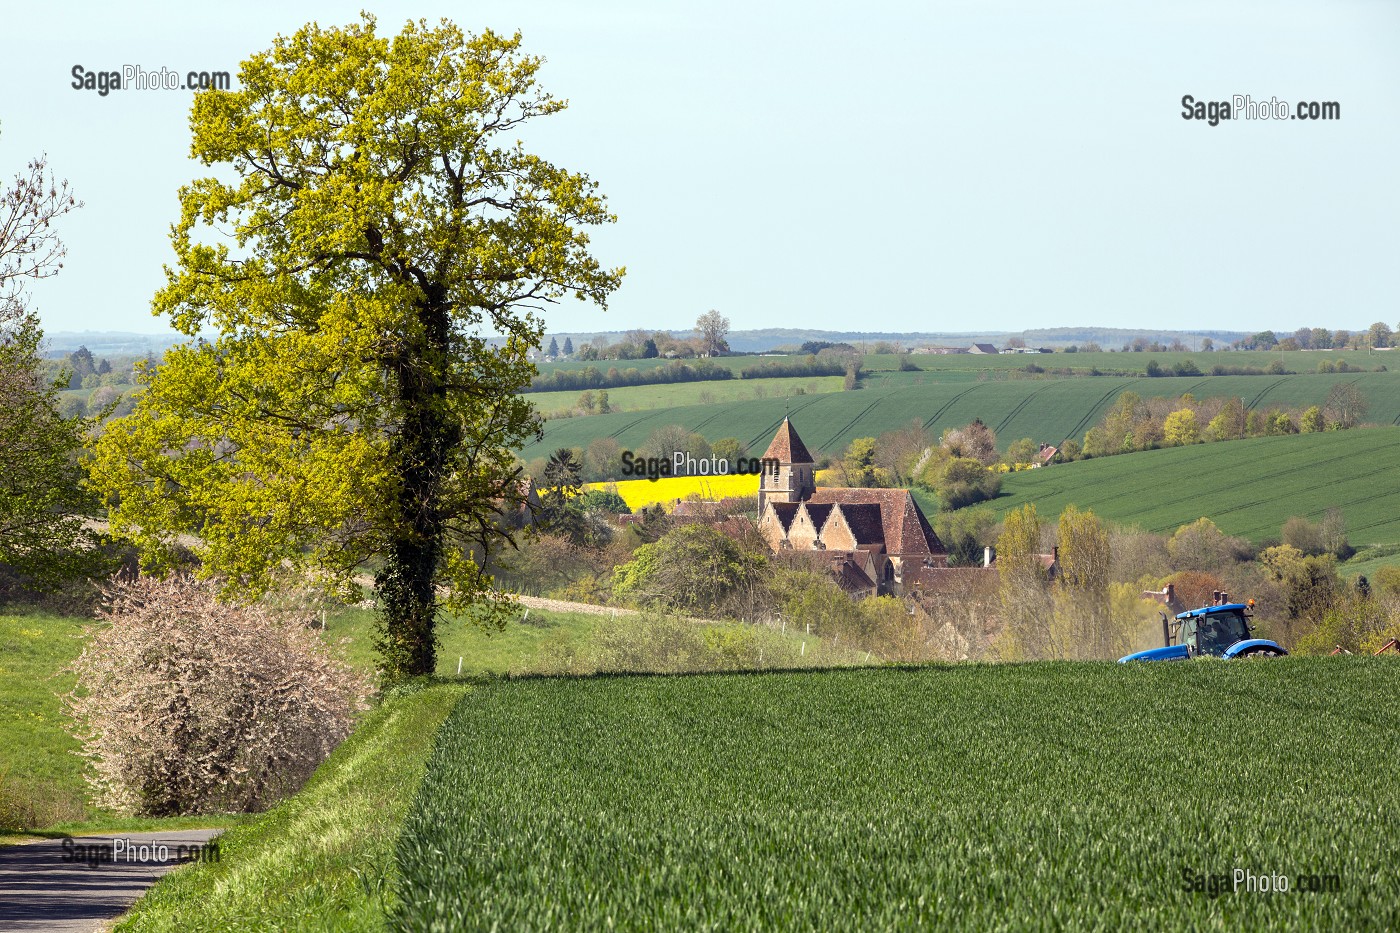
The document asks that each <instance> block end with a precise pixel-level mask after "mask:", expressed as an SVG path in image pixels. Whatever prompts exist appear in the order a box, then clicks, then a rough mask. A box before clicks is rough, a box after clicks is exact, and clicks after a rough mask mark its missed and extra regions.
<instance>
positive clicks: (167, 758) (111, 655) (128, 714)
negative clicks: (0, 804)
mask: <svg viewBox="0 0 1400 933" xmlns="http://www.w3.org/2000/svg"><path fill="white" fill-rule="evenodd" d="M103 595H104V607H103V609H102V610H101V611H100V613H99V615H100V618H101V619H102V620H103V621H104V622H105V623H106V624H105V625H100V626H95V627H94V628H93V630H92V631H91V632H90V633H89V639H88V642H87V646H86V648H85V650H84V651H83V653H82V654H81V656H80V657H79V658H78V659H77V661H75V662H74V664H73V669H74V672H75V673H76V674H77V686H76V688H75V689H74V691H73V692H72V693H71V694H70V695H69V696H68V698H67V704H66V705H67V710H68V712H69V714H70V717H71V723H70V728H71V729H72V731H73V732H74V735H75V736H76V737H77V738H78V739H79V741H81V742H82V745H83V752H84V754H85V755H86V756H87V758H88V760H89V762H90V765H91V767H90V769H89V776H88V779H89V781H90V783H91V784H92V787H93V790H94V800H93V802H94V803H95V804H97V805H98V806H102V807H107V808H109V809H112V810H115V811H118V812H123V813H136V814H139V815H143V816H172V815H178V814H189V813H211V812H256V811H259V810H264V809H266V808H268V807H269V806H271V805H272V804H274V803H276V802H277V801H278V800H279V799H281V798H282V797H284V796H286V795H287V794H290V793H294V792H295V791H296V790H297V789H298V788H299V787H300V786H301V785H302V784H303V783H304V782H305V781H306V779H307V778H308V777H310V776H311V773H312V771H314V770H315V769H316V766H317V765H318V764H320V763H321V762H322V761H323V760H324V759H325V758H326V756H327V755H329V754H330V752H331V750H332V749H333V748H334V747H335V746H336V745H337V744H338V743H339V742H340V741H341V739H343V738H345V736H346V735H347V734H349V732H350V729H351V725H352V720H353V717H354V714H355V712H356V711H357V709H359V708H360V707H361V705H362V703H363V698H364V696H365V695H366V694H367V693H368V691H369V683H368V681H367V680H366V679H365V678H363V677H362V676H360V675H359V674H357V673H356V672H354V671H353V670H351V669H350V668H349V667H347V666H346V665H345V664H343V663H342V662H340V661H339V660H337V659H335V658H333V657H331V656H330V655H329V654H328V653H327V651H326V648H325V645H324V644H323V642H322V641H321V639H320V638H319V637H318V636H317V635H316V633H315V632H314V631H312V630H311V628H310V626H309V624H308V622H309V619H298V618H296V617H295V616H294V615H290V614H288V613H286V612H278V611H274V610H272V609H269V608H267V607H265V606H258V605H230V604H226V603H222V602H220V601H219V600H218V599H217V598H216V588H215V587H213V586H211V585H209V584H207V583H202V582H199V581H197V580H195V579H193V578H192V577H189V576H176V577H171V578H170V579H167V580H157V579H153V578H150V577H138V578H136V579H131V580H126V581H122V582H118V583H113V584H111V585H109V586H108V587H107V588H106V590H105V591H104V594H103Z"/></svg>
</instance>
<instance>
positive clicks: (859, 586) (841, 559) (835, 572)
mask: <svg viewBox="0 0 1400 933" xmlns="http://www.w3.org/2000/svg"><path fill="white" fill-rule="evenodd" d="M831 575H832V576H833V577H834V578H835V579H836V585H837V586H839V587H841V589H843V590H845V591H846V592H848V593H859V592H863V591H871V590H874V589H875V581H874V580H873V579H871V577H870V575H869V574H868V573H866V572H865V569H864V568H862V567H861V566H860V564H859V563H858V562H857V561H856V560H855V558H854V557H853V556H851V555H850V554H849V553H848V552H843V551H836V552H833V556H832V563H831Z"/></svg>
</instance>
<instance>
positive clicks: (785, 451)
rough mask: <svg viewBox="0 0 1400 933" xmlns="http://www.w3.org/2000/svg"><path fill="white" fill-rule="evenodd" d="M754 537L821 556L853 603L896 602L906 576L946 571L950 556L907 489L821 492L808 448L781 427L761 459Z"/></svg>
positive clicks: (784, 548)
mask: <svg viewBox="0 0 1400 933" xmlns="http://www.w3.org/2000/svg"><path fill="white" fill-rule="evenodd" d="M762 462H763V465H764V466H763V472H762V474H761V475H760V479H759V487H758V530H759V533H760V534H761V535H762V536H763V539H764V540H765V541H766V542H768V546H769V547H771V548H772V549H773V551H774V552H775V553H781V552H784V551H823V552H825V553H826V556H827V558H828V559H829V561H830V565H829V567H828V568H827V569H828V570H829V571H830V572H831V574H832V575H833V576H834V577H835V578H836V580H837V582H838V583H840V584H841V585H842V588H843V589H845V590H846V591H847V592H850V593H852V594H854V595H859V596H863V595H872V594H880V595H898V594H900V593H902V592H903V589H904V579H905V576H906V574H909V575H910V576H911V579H912V576H913V575H915V572H916V571H919V570H925V569H932V568H935V567H946V566H947V563H948V551H947V549H946V548H945V547H944V546H943V544H942V542H940V541H939V540H938V536H937V535H936V534H934V531H933V526H931V525H930V524H929V522H928V519H927V518H925V517H924V513H923V511H922V510H921V509H920V508H919V505H918V503H917V502H915V501H914V497H913V496H912V495H910V493H909V490H907V489H864V488H846V487H824V488H818V487H817V485H816V482H815V479H814V476H815V471H816V464H815V463H814V462H813V459H812V455H811V453H810V452H809V451H808V450H807V446H806V445H805V444H803V443H802V438H800V437H798V435H797V431H796V430H794V429H793V426H792V422H791V421H789V420H788V419H787V418H784V419H783V423H782V425H781V426H780V427H779V428H778V433H777V434H776V435H774V437H773V442H772V443H771V444H769V445H768V450H767V451H765V452H764V454H763V459H762Z"/></svg>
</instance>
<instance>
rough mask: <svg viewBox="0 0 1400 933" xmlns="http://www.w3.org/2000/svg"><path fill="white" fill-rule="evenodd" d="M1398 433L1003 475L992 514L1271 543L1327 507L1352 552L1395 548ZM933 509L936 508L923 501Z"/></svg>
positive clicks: (1208, 448)
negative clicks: (1067, 514) (1032, 509)
mask: <svg viewBox="0 0 1400 933" xmlns="http://www.w3.org/2000/svg"><path fill="white" fill-rule="evenodd" d="M1397 464H1400V429H1396V428H1375V429H1359V430H1354V431H1342V432H1338V433H1328V434H1301V435H1294V436H1288V437H1262V438H1255V439H1252V440H1244V441H1226V442H1223V443H1216V444H1199V445H1196V446H1192V447H1175V448H1170V449H1167V450H1152V451H1146V452H1143V453H1136V454H1127V455H1123V456H1118V457H1105V458H1102V459H1098V460H1085V461H1081V462H1079V463H1068V464H1058V465H1056V466H1053V467H1050V468H1049V469H1043V470H1030V471H1027V472H1024V473H1015V474H1011V475H1008V476H1007V477H1006V479H1005V481H1004V482H1003V485H1002V490H1001V495H1000V496H999V497H998V498H997V499H996V500H994V501H993V502H992V504H991V505H992V507H993V508H994V509H996V510H997V511H998V512H1000V513H1005V512H1007V511H1010V510H1011V509H1013V508H1016V507H1018V506H1020V505H1022V504H1024V503H1027V502H1034V503H1035V504H1036V508H1037V510H1038V511H1039V513H1040V514H1041V515H1042V516H1043V517H1046V518H1049V519H1052V520H1053V518H1054V516H1056V515H1058V514H1059V513H1060V511H1061V510H1062V509H1063V508H1064V507H1065V506H1066V505H1069V504H1071V503H1073V504H1075V505H1077V506H1079V507H1080V508H1088V509H1093V510H1094V512H1095V513H1097V514H1099V515H1100V516H1102V517H1104V518H1108V519H1112V520H1113V521H1116V522H1122V523H1125V524H1135V525H1138V526H1139V527H1141V528H1142V529H1143V530H1145V531H1158V532H1170V531H1174V530H1175V529H1176V528H1177V527H1178V526H1180V525H1183V524H1185V523H1187V522H1192V521H1195V520H1196V519H1198V518H1200V517H1202V516H1206V517H1208V518H1210V519H1211V520H1212V521H1213V522H1215V523H1216V524H1217V525H1218V526H1220V529H1221V530H1222V531H1224V532H1226V533H1227V534H1234V535H1243V536H1244V537H1247V538H1250V539H1252V540H1255V541H1259V540H1261V539H1263V538H1268V537H1274V538H1277V537H1278V535H1279V529H1280V527H1281V526H1282V525H1283V523H1284V522H1285V521H1287V520H1288V519H1289V517H1291V516H1294V515H1302V516H1306V517H1308V518H1311V519H1313V520H1314V521H1316V520H1318V519H1320V518H1321V517H1322V514H1323V512H1324V511H1326V510H1327V509H1328V508H1330V507H1333V506H1336V507H1338V508H1340V509H1341V510H1342V514H1343V516H1345V518H1346V520H1347V532H1348V535H1349V537H1350V540H1351V542H1352V544H1354V545H1362V544H1371V543H1377V542H1390V541H1400V468H1397ZM925 505H926V506H929V507H932V506H936V503H934V502H930V501H927V499H926V498H925Z"/></svg>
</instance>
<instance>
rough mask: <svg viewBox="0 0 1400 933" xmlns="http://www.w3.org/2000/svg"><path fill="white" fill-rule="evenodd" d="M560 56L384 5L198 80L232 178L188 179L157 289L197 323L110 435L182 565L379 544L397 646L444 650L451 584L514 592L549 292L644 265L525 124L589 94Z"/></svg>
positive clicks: (160, 302)
mask: <svg viewBox="0 0 1400 933" xmlns="http://www.w3.org/2000/svg"><path fill="white" fill-rule="evenodd" d="M540 64H541V61H540V59H538V58H536V57H533V56H530V55H527V54H524V53H523V52H522V48H521V39H520V36H518V35H516V36H514V37H509V38H507V37H502V36H498V35H496V34H494V33H492V32H490V31H487V32H485V33H483V34H481V35H480V36H468V35H465V34H464V33H463V32H462V31H461V30H460V29H458V28H457V27H456V26H454V25H452V24H451V23H450V22H447V21H442V22H440V23H437V24H433V25H429V24H428V23H426V22H422V21H420V22H409V23H408V24H406V25H405V26H403V27H402V29H401V31H400V32H399V33H398V34H397V35H396V36H393V37H386V36H381V35H379V34H378V33H377V32H376V24H375V20H374V18H373V17H372V16H369V15H364V16H363V17H362V19H361V21H360V22H358V23H355V24H352V25H349V26H346V27H343V28H331V29H326V28H322V27H320V26H317V25H314V24H313V25H310V26H307V27H304V28H303V29H301V30H299V31H297V32H296V33H294V34H293V35H291V36H279V37H277V38H276V39H275V40H274V41H273V45H272V47H271V48H270V49H269V50H267V51H265V52H260V53H257V54H255V55H253V56H252V57H251V58H249V59H248V60H247V61H245V62H244V63H243V65H242V67H241V69H240V71H239V78H238V82H237V84H238V86H237V88H236V89H235V90H232V91H208V92H204V93H200V94H198V95H196V97H195V100H194V105H193V109H192V112H191V116H190V124H191V129H192V132H193V142H192V150H193V154H194V155H195V156H196V157H197V158H198V159H200V160H201V161H202V162H203V163H204V164H205V165H217V166H219V169H220V170H219V171H218V172H216V173H215V174H214V175H212V176H211V177H206V178H201V179H198V180H196V181H194V182H192V183H191V184H189V185H186V186H185V187H183V188H182V189H181V190H180V216H179V218H178V220H177V221H176V222H175V224H174V225H173V227H172V232H171V243H172V246H173V248H174V252H175V261H174V262H173V263H172V264H171V265H170V266H169V267H168V270H167V278H166V283H165V286H164V287H163V288H161V289H160V291H159V292H158V293H157V294H156V296H155V299H154V302H153V307H154V310H155V311H156V312H157V313H158V314H162V315H165V316H167V317H168V318H169V320H170V323H171V324H172V325H173V326H174V327H175V328H176V329H177V330H179V331H181V332H182V333H184V334H185V335H187V336H188V337H189V338H190V341H189V342H188V343H187V344H186V345H184V346H180V347H177V348H175V349H173V350H172V351H171V352H170V353H169V354H167V356H166V358H165V360H164V362H163V363H162V364H161V365H160V367H159V368H158V369H156V368H147V369H146V370H145V371H144V372H143V373H142V374H141V382H142V385H143V387H144V391H143V392H142V393H141V396H140V401H139V403H138V404H137V407H136V410H135V412H134V413H133V414H132V415H130V416H129V417H126V418H123V419H120V420H118V421H116V422H114V423H113V424H112V425H111V426H110V427H109V428H108V430H107V432H106V433H105V434H104V436H103V437H102V439H101V441H100V442H99V444H98V446H97V453H96V458H95V463H94V468H93V477H94V480H95V483H96V486H97V487H98V488H99V489H100V490H101V491H102V492H103V493H104V494H105V495H106V496H107V497H108V498H109V501H110V502H111V505H112V512H111V524H112V528H113V530H114V531H115V532H117V533H118V534H120V535H123V536H125V537H127V538H129V539H131V540H132V541H135V542H136V543H137V544H139V545H140V546H141V547H142V549H143V551H144V552H145V553H146V556H147V557H148V558H149V559H152V560H154V561H155V562H162V560H168V558H169V557H170V553H171V550H172V547H173V545H174V544H175V543H176V542H177V540H178V536H179V535H180V534H181V533H189V534H193V535H196V536H197V540H195V541H194V542H193V546H194V548H195V550H196V551H197V552H198V554H199V557H200V558H201V560H202V567H203V568H204V570H205V572H209V573H217V574H221V575H223V576H225V577H226V578H227V579H228V580H229V584H230V587H231V588H242V589H248V590H254V591H256V590H258V589H260V588H263V587H265V586H266V585H267V580H268V577H269V575H270V574H271V573H272V572H273V571H274V570H276V569H278V568H281V567H282V566H284V565H287V566H289V567H290V569H292V570H295V571H305V572H310V573H314V574H319V575H323V576H325V577H327V578H329V579H330V580H331V581H333V582H336V583H341V584H344V585H347V586H348V585H349V584H350V582H351V581H352V579H353V576H354V574H355V573H357V572H359V570H360V565H361V564H362V562H363V561H365V560H366V559H367V558H369V557H371V556H374V557H377V558H378V559H379V560H381V561H382V562H383V566H384V569H383V570H382V571H381V573H380V574H379V583H380V586H379V596H380V599H381V604H382V605H383V606H384V611H385V615H386V617H387V619H388V623H389V624H388V632H387V634H386V638H385V640H384V641H383V642H382V645H383V647H384V650H385V655H386V664H387V666H388V668H389V670H390V672H391V673H395V674H404V673H406V674H414V673H426V672H429V671H430V670H431V666H432V626H433V618H434V613H435V610H436V604H437V601H438V599H439V596H438V594H439V593H442V594H446V596H445V601H447V602H449V604H450V603H459V604H460V603H464V602H467V601H472V600H482V599H489V598H490V589H489V583H490V581H489V579H487V578H485V577H483V575H482V574H481V573H480V571H479V568H478V566H477V564H476V563H475V561H474V555H476V554H479V553H480V547H479V545H480V543H481V542H480V541H478V540H476V539H477V538H479V537H489V536H490V534H491V532H490V530H489V529H491V528H492V527H493V525H492V523H491V521H490V519H491V518H492V517H493V516H494V515H495V514H497V513H496V509H495V506H496V505H497V504H498V503H499V502H500V501H501V500H502V499H503V498H507V497H512V496H514V497H518V491H517V490H518V487H517V486H516V482H515V476H514V471H513V459H514V458H513V455H512V454H511V453H510V450H511V449H513V448H516V447H519V446H520V445H521V443H523V442H524V441H525V440H526V439H527V438H529V437H531V436H532V435H533V434H534V432H535V429H536V427H537V424H538V422H537V420H536V418H535V417H534V415H533V412H532V410H531V408H530V406H529V403H528V402H527V401H526V400H524V399H523V398H521V397H519V396H518V395H517V394H516V393H517V392H518V391H519V390H520V389H521V388H523V387H524V386H526V385H527V384H528V383H529V381H530V379H531V377H532V376H533V375H534V372H535V370H534V367H533V365H532V364H531V363H530V362H529V360H528V358H527V353H528V352H529V351H530V349H531V348H532V347H534V346H535V345H536V344H537V343H538V341H539V339H540V337H541V335H542V333H543V326H544V325H543V322H542V320H541V319H540V318H539V316H538V315H537V314H535V313H534V311H533V310H532V309H534V308H536V307H538V306H539V304H540V303H542V302H551V301H558V300H560V299H562V298H565V297H574V298H578V299H581V300H588V301H592V302H595V303H597V304H600V305H605V304H606V300H607V297H608V295H609V294H610V293H611V292H612V291H613V290H614V289H616V288H617V287H618V285H619V284H620V280H621V275H622V270H621V269H613V270H609V269H605V268H603V267H602V266H601V265H600V264H599V263H598V262H597V261H596V260H595V259H593V258H592V256H591V255H590V254H589V251H588V242H589V241H588V235H587V234H586V233H585V232H584V228H586V227H588V226H592V225H597V224H603V223H608V222H611V221H612V220H613V219H614V218H613V216H612V215H611V214H610V213H609V212H608V210H607V205H606V202H605V200H604V199H603V198H602V197H601V195H599V194H598V192H597V190H596V185H595V184H594V183H593V182H592V181H591V180H589V179H588V178H587V176H584V175H581V174H577V173H573V172H570V171H567V170H564V169H561V168H559V167H556V166H554V165H552V164H550V163H549V162H547V161H545V160H544V159H541V158H539V157H537V156H534V155H532V154H530V153H529V152H527V151H526V150H525V149H524V148H523V147H522V146H520V145H519V144H518V143H517V142H516V135H515V133H516V128H517V127H519V126H520V125H521V124H522V123H525V122H527V121H530V120H533V119H535V118H538V117H544V116H548V115H551V114H555V113H558V112H559V111H561V110H562V109H563V108H564V106H565V103H564V101H562V100H560V99H557V98H555V97H553V96H551V95H550V94H548V93H546V92H545V91H543V90H542V89H541V88H540V87H538V85H537V84H536V76H537V73H538V70H539V68H540ZM498 133H500V134H503V135H504V137H505V138H501V136H498V135H497V134H498ZM482 333H494V334H499V335H500V339H499V340H498V341H492V342H488V341H487V340H486V339H485V338H483V337H482V336H480V334H482ZM205 334H208V335H212V336H209V337H208V338H207V339H206V338H204V337H202V336H201V335H205ZM483 529H486V530H484V531H483Z"/></svg>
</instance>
